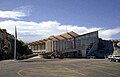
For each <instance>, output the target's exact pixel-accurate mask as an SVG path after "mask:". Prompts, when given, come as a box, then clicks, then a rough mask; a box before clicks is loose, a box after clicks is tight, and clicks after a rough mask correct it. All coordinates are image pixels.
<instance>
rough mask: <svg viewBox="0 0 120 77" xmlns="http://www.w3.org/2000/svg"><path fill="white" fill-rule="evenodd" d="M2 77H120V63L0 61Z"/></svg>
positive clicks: (79, 60) (83, 60) (91, 61)
mask: <svg viewBox="0 0 120 77" xmlns="http://www.w3.org/2000/svg"><path fill="white" fill-rule="evenodd" d="M0 77H120V63H115V62H109V61H108V60H105V59H103V60H102V59H97V60H96V59H63V60H61V59H53V60H49V59H30V60H23V61H12V60H8V61H0Z"/></svg>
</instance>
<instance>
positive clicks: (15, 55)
mask: <svg viewBox="0 0 120 77" xmlns="http://www.w3.org/2000/svg"><path fill="white" fill-rule="evenodd" d="M16 40H17V29H16V26H15V39H14V60H16V56H17V54H16Z"/></svg>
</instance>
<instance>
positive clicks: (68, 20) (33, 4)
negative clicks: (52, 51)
mask: <svg viewBox="0 0 120 77" xmlns="http://www.w3.org/2000/svg"><path fill="white" fill-rule="evenodd" d="M15 25H16V26H17V29H18V36H19V37H18V38H19V39H21V40H23V41H25V42H26V41H27V42H31V41H35V40H39V39H42V38H46V37H48V36H50V35H57V34H60V33H64V32H66V27H67V31H75V32H77V33H78V34H82V33H87V32H91V31H95V30H100V32H99V34H100V37H101V38H103V39H120V0H0V28H5V29H7V31H8V32H9V33H11V34H14V32H13V31H14V26H15ZM29 38H31V39H29Z"/></svg>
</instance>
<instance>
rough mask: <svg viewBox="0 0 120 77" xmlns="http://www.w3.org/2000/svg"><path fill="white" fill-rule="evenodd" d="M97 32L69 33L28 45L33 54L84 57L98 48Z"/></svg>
mask: <svg viewBox="0 0 120 77" xmlns="http://www.w3.org/2000/svg"><path fill="white" fill-rule="evenodd" d="M98 41H99V37H98V31H94V32H90V33H86V34H83V35H78V34H77V33H75V32H73V31H71V32H67V33H64V34H61V35H57V36H50V37H48V38H46V39H42V40H38V41H35V42H32V43H29V48H30V49H31V50H32V51H33V53H35V54H36V53H37V54H46V53H52V52H55V54H63V55H64V57H86V56H87V54H90V52H92V51H96V50H97V48H98Z"/></svg>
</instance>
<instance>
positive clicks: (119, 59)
mask: <svg viewBox="0 0 120 77" xmlns="http://www.w3.org/2000/svg"><path fill="white" fill-rule="evenodd" d="M108 60H110V61H114V62H120V56H118V55H109V56H108Z"/></svg>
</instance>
